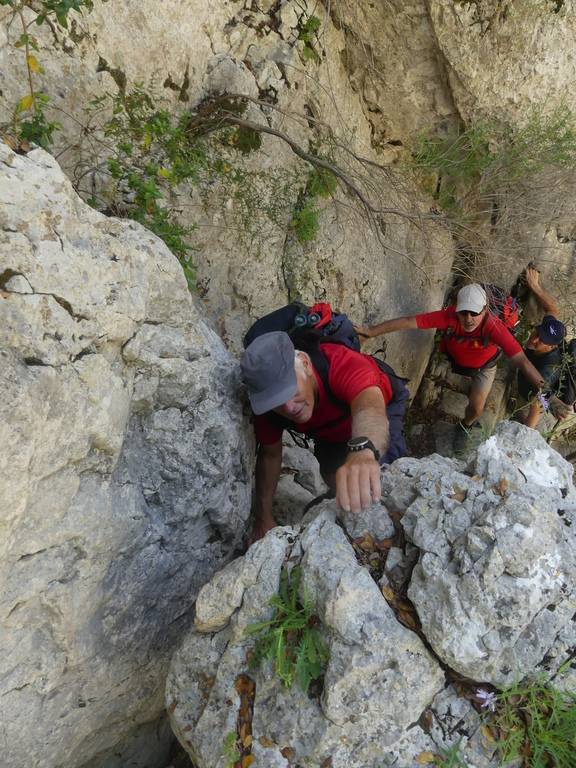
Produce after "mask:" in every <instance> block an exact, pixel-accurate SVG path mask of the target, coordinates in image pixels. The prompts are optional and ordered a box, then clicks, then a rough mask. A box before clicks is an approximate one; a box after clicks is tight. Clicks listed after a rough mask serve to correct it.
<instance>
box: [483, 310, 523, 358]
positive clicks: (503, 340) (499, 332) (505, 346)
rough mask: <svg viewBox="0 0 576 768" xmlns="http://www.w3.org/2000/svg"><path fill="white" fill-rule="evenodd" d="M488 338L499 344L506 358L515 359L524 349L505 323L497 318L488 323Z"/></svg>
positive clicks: (491, 318) (490, 319)
mask: <svg viewBox="0 0 576 768" xmlns="http://www.w3.org/2000/svg"><path fill="white" fill-rule="evenodd" d="M485 330H486V333H487V335H488V338H489V339H490V340H491V341H493V342H494V344H497V345H498V346H499V347H500V349H501V350H502V352H504V354H505V355H506V357H513V356H514V355H517V354H518V352H522V347H521V346H520V344H519V343H518V341H516V339H515V338H514V336H512V334H511V333H510V331H509V330H508V328H506V326H505V325H504V323H503V322H502V321H501V320H500V319H499V318H497V317H494V316H492V317H490V318H489V320H488V321H487V323H486V329H485Z"/></svg>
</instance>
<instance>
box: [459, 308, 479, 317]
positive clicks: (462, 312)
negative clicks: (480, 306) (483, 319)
mask: <svg viewBox="0 0 576 768" xmlns="http://www.w3.org/2000/svg"><path fill="white" fill-rule="evenodd" d="M483 311H484V310H482V312H483ZM482 312H472V310H470V309H461V310H459V311H458V312H457V313H456V314H457V315H462V316H464V315H471V316H472V317H479V316H480V315H481V314H482Z"/></svg>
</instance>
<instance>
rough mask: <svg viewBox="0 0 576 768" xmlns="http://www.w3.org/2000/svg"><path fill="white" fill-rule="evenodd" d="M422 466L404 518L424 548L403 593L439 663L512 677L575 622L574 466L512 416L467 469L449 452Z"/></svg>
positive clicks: (495, 677) (474, 674)
mask: <svg viewBox="0 0 576 768" xmlns="http://www.w3.org/2000/svg"><path fill="white" fill-rule="evenodd" d="M424 464H425V469H424V471H423V472H422V471H421V470H417V480H416V482H415V483H414V486H413V487H414V488H415V490H416V491H417V494H418V495H417V498H416V499H415V500H414V502H413V503H412V504H410V506H409V507H408V508H407V510H406V513H405V515H404V517H403V518H402V525H403V527H404V530H405V532H406V535H407V537H408V538H409V540H410V541H411V542H412V543H413V544H415V545H416V546H417V547H418V548H419V550H420V552H421V555H420V559H419V562H418V565H417V567H416V569H415V570H414V573H413V575H412V581H411V585H410V589H409V596H410V598H411V600H412V601H413V602H414V605H415V606H416V608H417V610H418V614H419V616H420V619H421V621H422V627H423V631H424V633H425V635H426V637H427V638H428V640H429V641H430V643H431V645H432V647H433V648H434V650H435V651H436V653H437V654H438V655H439V657H440V658H441V659H442V660H443V661H445V662H446V663H447V664H449V666H451V667H452V668H453V669H456V670H457V671H458V672H460V673H462V674H464V675H466V676H467V677H471V678H473V679H475V680H483V681H488V682H491V683H493V684H495V685H499V686H502V685H504V684H506V683H511V682H513V681H514V680H516V679H518V678H520V677H522V676H524V675H526V674H527V672H529V671H530V670H533V669H535V668H536V667H537V665H538V664H540V663H541V662H542V661H543V659H544V657H545V656H546V654H547V653H548V651H549V649H550V648H551V647H552V646H553V644H554V640H555V638H556V636H557V635H558V634H559V633H560V632H562V631H563V630H564V629H565V628H571V629H572V632H573V633H575V632H576V630H574V628H573V622H572V617H573V614H574V596H575V591H576V555H575V553H574V535H575V534H574V529H573V527H572V526H573V524H574V522H575V521H576V517H575V515H576V494H575V493H574V488H573V485H572V471H573V468H572V466H571V465H570V464H568V463H567V462H566V461H564V459H562V458H561V457H560V456H559V455H558V454H557V453H556V452H555V451H553V450H552V449H550V448H549V447H548V446H547V445H546V443H545V442H544V441H543V439H542V438H541V437H540V435H538V433H537V432H535V431H534V430H530V429H528V428H526V427H523V426H522V425H519V424H510V423H503V424H502V425H501V426H500V427H499V428H498V430H497V433H496V435H494V436H493V437H491V438H489V439H488V440H487V441H486V442H485V443H483V444H482V445H481V446H480V447H479V449H478V453H477V456H476V458H475V459H474V461H473V464H472V467H471V471H470V474H472V477H470V474H464V473H463V472H461V471H458V468H457V467H456V466H454V464H453V462H452V460H450V459H443V458H442V459H441V458H440V457H437V458H436V459H435V460H434V461H433V462H428V463H427V462H424ZM412 471H414V470H412Z"/></svg>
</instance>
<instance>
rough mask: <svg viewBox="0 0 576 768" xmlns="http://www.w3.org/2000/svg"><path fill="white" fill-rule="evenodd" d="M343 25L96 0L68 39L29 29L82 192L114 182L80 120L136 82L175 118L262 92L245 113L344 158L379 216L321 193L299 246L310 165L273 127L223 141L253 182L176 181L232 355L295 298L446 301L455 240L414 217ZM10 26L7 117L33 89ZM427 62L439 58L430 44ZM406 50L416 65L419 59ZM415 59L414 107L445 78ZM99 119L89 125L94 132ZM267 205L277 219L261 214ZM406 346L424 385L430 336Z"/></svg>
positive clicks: (378, 306)
mask: <svg viewBox="0 0 576 768" xmlns="http://www.w3.org/2000/svg"><path fill="white" fill-rule="evenodd" d="M423 12H424V11H423V7H422V9H421V11H420V13H421V15H422V13H423ZM311 15H315V16H316V17H318V18H319V19H320V21H321V28H320V30H319V31H318V34H317V35H316V37H315V38H314V43H313V44H314V49H315V51H316V55H317V60H313V59H310V58H309V59H305V57H304V43H303V41H302V40H301V39H300V35H301V31H302V28H303V26H304V24H305V23H306V21H307V19H308V18H309V17H310V16H311ZM388 16H390V14H388V13H387V12H386V17H388ZM402 18H403V24H402V26H401V29H400V30H397V29H395V28H392V29H391V28H389V27H388V28H387V30H388V37H389V38H394V37H396V38H398V42H399V40H400V38H399V37H398V36H399V35H402V37H401V39H402V40H409V39H411V36H412V27H413V26H414V24H416V22H414V21H413V22H412V25H411V19H410V15H409V14H406V13H405V14H403V17H402ZM380 21H382V19H380V18H379V17H378V18H375V19H374V23H379V22H380ZM13 26H14V29H16V26H17V24H16V25H13ZM341 26H342V25H341V24H340V21H339V19H338V18H337V17H336V16H335V15H333V16H332V17H331V16H330V14H328V13H327V12H326V11H325V10H324V9H323V7H322V6H319V5H317V4H307V3H301V2H295V0H289V1H288V2H284V3H280V4H277V3H275V4H272V3H264V4H259V6H258V7H257V8H256V7H253V8H252V7H251V8H250V9H247V8H245V7H243V6H239V5H238V4H237V3H228V2H221V3H216V4H213V5H212V6H211V7H210V8H208V7H207V6H206V4H205V3H199V2H198V1H197V0H186V1H185V2H173V1H171V2H168V3H164V4H163V5H162V12H161V13H158V12H157V8H156V5H155V4H152V5H151V6H150V7H149V8H148V6H146V4H144V5H141V6H139V8H138V9H137V10H134V9H133V8H132V7H131V6H129V4H126V3H120V4H118V3H116V4H115V9H114V13H113V14H111V13H110V6H109V5H108V4H107V3H105V2H101V1H100V0H97V1H96V3H95V7H94V10H93V11H92V12H91V13H90V14H85V15H83V16H82V17H78V16H76V18H75V19H74V24H73V25H71V28H70V31H69V32H68V33H62V32H60V31H58V30H56V31H55V32H52V31H51V30H49V29H48V28H47V27H46V26H42V27H39V28H38V29H37V30H35V33H36V34H37V35H38V38H39V45H40V51H39V53H38V57H39V58H40V60H41V62H42V65H43V67H44V70H45V71H44V74H42V75H41V76H38V78H39V83H41V84H42V87H43V88H44V89H45V90H46V91H47V92H48V93H49V95H50V96H51V98H52V103H53V104H54V106H55V107H58V108H63V109H64V110H65V113H61V112H59V111H56V112H55V117H56V119H58V120H59V122H61V123H62V124H63V126H64V129H63V131H62V133H61V134H60V135H59V137H58V138H57V143H56V147H55V149H56V151H60V150H61V149H62V150H65V151H63V152H62V153H61V154H59V157H60V161H61V163H63V165H64V167H65V168H66V169H67V172H68V173H69V175H70V176H71V177H73V178H75V179H77V180H78V185H79V189H80V190H81V192H82V194H83V195H85V196H86V197H88V196H90V195H92V190H93V187H92V182H94V184H95V186H96V188H100V186H101V184H102V183H103V180H104V178H105V177H103V176H102V175H100V174H99V173H98V172H96V171H93V172H92V173H91V172H90V168H96V166H97V165H98V164H99V163H100V162H101V161H102V158H101V157H99V158H98V157H96V156H95V154H94V146H100V145H98V144H96V145H95V144H94V143H93V142H92V141H86V137H85V135H84V134H83V133H82V128H81V127H80V126H82V125H84V124H85V123H86V119H87V118H86V114H85V112H84V109H85V106H86V104H87V103H88V101H89V100H90V99H91V98H93V97H94V96H98V95H101V94H102V93H103V92H105V91H107V90H108V91H111V92H116V91H117V89H118V88H119V87H126V88H127V89H128V90H129V89H130V88H132V87H133V85H134V83H136V82H140V83H143V84H144V88H146V89H148V90H150V91H151V92H152V94H153V95H154V97H155V98H156V99H157V100H158V103H161V104H163V105H166V106H169V107H170V108H172V109H174V111H180V110H182V109H194V108H195V107H196V106H197V105H199V104H200V103H201V102H202V101H203V100H204V99H206V98H208V97H211V96H214V95H218V94H221V93H223V92H228V93H237V94H238V93H240V94H246V95H248V96H250V97H251V98H252V99H259V100H260V104H255V103H252V104H251V105H250V107H249V108H248V112H247V115H246V116H247V117H248V118H249V119H251V120H253V121H254V122H257V123H260V124H261V125H263V126H264V127H265V128H272V129H274V130H277V131H280V132H282V133H284V134H286V135H287V136H289V137H290V138H291V139H293V140H294V141H296V142H297V144H298V145H299V146H300V147H301V148H302V149H303V150H305V151H310V150H312V151H317V152H320V153H322V154H324V155H328V156H332V157H334V160H335V161H336V162H337V163H339V164H340V165H341V166H342V167H343V168H344V169H345V170H346V172H347V173H348V174H349V176H350V178H351V180H353V182H354V183H355V184H356V185H357V186H359V188H361V189H363V190H364V192H365V193H367V194H368V196H369V197H370V199H371V200H372V203H373V204H374V206H375V208H376V209H377V210H378V211H381V213H379V214H378V215H377V216H376V218H375V219H374V221H373V222H372V224H371V223H370V222H369V221H368V218H367V216H366V215H365V214H364V213H362V205H361V204H360V203H359V202H358V200H357V199H356V198H355V196H354V195H353V194H351V193H350V192H349V191H346V190H344V189H341V190H339V191H338V192H336V193H335V195H334V197H333V199H331V200H325V201H322V200H321V201H320V203H319V205H320V207H321V208H323V212H322V215H321V217H320V231H319V234H318V236H317V238H316V239H315V240H314V241H313V242H310V243H304V244H302V243H300V242H299V241H298V240H297V238H296V237H295V236H294V233H293V231H292V229H291V226H290V222H291V220H292V216H293V213H294V209H295V206H296V205H297V204H298V201H299V199H300V196H301V193H302V192H303V190H304V187H305V185H306V181H307V176H308V172H309V170H310V166H308V165H307V164H306V163H304V162H302V161H301V160H300V159H298V158H297V157H296V156H295V155H294V153H293V152H292V151H291V150H290V149H289V147H288V145H287V144H286V143H285V142H284V141H283V140H281V139H279V138H276V137H273V136H269V135H264V136H263V143H262V148H261V150H260V151H258V152H253V153H251V154H250V155H249V156H248V157H247V158H243V157H242V156H241V155H240V153H237V152H236V153H233V152H232V153H229V152H228V153H227V152H226V151H225V150H224V149H223V148H222V146H221V145H220V150H219V151H220V152H222V153H223V157H226V159H229V160H231V162H232V164H233V165H234V166H235V167H239V168H241V169H244V170H246V171H248V172H255V173H259V174H260V176H259V178H258V179H257V180H250V181H249V182H247V184H246V185H245V188H244V189H240V190H238V189H234V188H232V189H231V188H230V185H229V184H228V183H225V180H223V181H222V183H212V184H210V185H209V187H208V188H202V189H199V188H195V189H192V190H182V196H181V198H180V201H179V203H180V207H181V208H182V211H183V213H182V218H183V221H184V223H186V224H188V225H189V224H193V225H197V227H198V228H197V230H196V232H195V233H194V235H193V245H194V248H195V249H196V254H195V261H196V263H197V282H198V286H199V291H200V293H201V295H202V296H203V297H204V299H205V301H206V302H207V304H208V306H209V308H210V311H211V313H212V316H213V317H214V318H215V319H216V320H217V322H218V324H219V325H218V329H219V331H220V333H221V335H222V336H223V338H224V339H225V341H226V343H228V344H229V345H232V346H233V347H234V348H237V347H238V345H239V341H240V338H241V336H242V334H243V332H244V331H245V330H246V327H247V325H248V323H249V322H250V321H251V320H252V319H254V318H255V317H257V316H259V315H261V314H262V313H264V312H266V311H269V310H270V309H272V308H274V307H276V306H278V305H279V304H282V303H285V302H286V300H287V299H288V298H289V297H291V298H294V297H297V296H301V297H302V298H303V299H304V300H305V301H312V300H314V299H316V300H317V299H324V298H326V299H328V300H330V301H331V302H333V303H334V304H335V305H336V306H338V307H339V308H340V309H341V310H343V311H348V312H350V313H351V314H352V315H353V317H354V318H355V319H356V320H357V321H358V322H362V321H365V320H371V319H375V318H376V317H381V316H383V315H384V316H390V315H398V314H406V313H412V312H414V311H416V310H417V309H419V308H421V307H422V305H423V303H424V304H425V306H426V308H433V307H434V306H436V305H439V304H440V303H441V301H442V297H443V294H444V291H445V288H446V284H447V280H448V276H449V274H450V270H451V266H452V260H453V248H452V243H451V238H450V236H449V234H448V232H447V231H446V230H445V229H444V228H442V227H441V226H438V225H437V224H435V223H432V222H427V221H425V220H423V219H422V220H421V219H420V217H421V215H422V214H426V213H428V209H429V201H427V199H426V197H425V196H424V195H422V194H421V193H419V192H417V191H416V189H415V187H414V185H413V184H412V183H411V182H410V181H409V180H408V179H407V178H406V177H405V176H404V175H403V174H400V175H399V178H398V177H397V174H395V172H394V169H393V168H392V169H391V168H390V167H388V166H389V164H390V163H392V162H394V161H396V160H397V159H398V157H399V153H400V152H401V147H400V146H399V145H398V141H400V139H399V136H398V135H397V134H395V138H394V142H395V143H387V141H383V143H382V142H380V141H375V140H374V132H375V130H380V129H379V128H378V129H375V127H374V125H373V122H372V118H374V119H375V120H377V119H378V115H377V114H376V111H375V110H376V107H375V101H374V99H375V96H374V94H372V97H370V95H369V94H364V93H361V92H359V91H358V89H357V86H356V84H355V75H354V74H353V73H351V72H350V71H349V68H348V66H347V60H348V56H347V41H346V37H345V34H344V31H343V29H342V28H341ZM14 29H11V30H3V31H2V32H0V89H1V91H2V102H1V109H2V112H3V116H2V115H0V121H1V120H2V119H3V118H6V119H8V118H9V115H10V114H11V109H12V105H13V104H14V103H15V102H16V101H17V100H18V99H19V98H20V97H21V95H22V93H24V92H25V91H26V87H27V86H26V71H25V67H24V60H23V56H22V51H21V50H19V49H16V48H14V47H13V45H11V43H13V42H14V35H15V34H16V32H15V31H14ZM418 39H419V40H420V37H419V38H418ZM432 39H433V38H432V37H431V36H430V37H429V40H432ZM416 47H417V48H418V44H416ZM428 47H430V46H428ZM418 50H420V48H418ZM428 55H429V58H430V60H432V59H433V58H434V52H433V51H430V52H429V54H428ZM410 58H412V65H411V66H412V69H414V56H413V52H411V53H410V55H409V56H407V57H406V59H410ZM391 61H392V57H389V62H390V63H391ZM419 66H420V68H421V69H422V70H425V71H423V72H422V75H421V77H416V76H415V75H414V77H413V78H411V81H410V82H404V80H405V79H404V77H403V75H398V76H397V78H396V80H395V82H396V85H397V87H398V88H400V85H401V84H402V83H403V82H404V86H403V87H404V94H414V100H416V101H418V99H419V97H418V96H417V91H416V88H415V86H416V85H418V86H422V90H427V89H428V84H429V81H430V80H431V79H433V78H434V77H435V76H436V71H435V70H434V71H432V73H431V74H430V73H429V72H428V65H427V64H426V65H419ZM417 68H418V67H416V69H417ZM391 69H393V67H391ZM357 74H358V73H357ZM442 88H443V86H441V87H440V89H439V90H442ZM393 99H394V97H393V98H392V100H393ZM439 101H441V97H440V96H438V98H436V96H434V95H432V96H430V97H428V96H426V98H424V104H425V106H423V107H422V111H423V112H426V110H428V109H434V108H435V105H436V104H437V103H438V102H439ZM412 104H413V102H412V101H411V100H410V99H409V100H408V101H407V104H406V109H405V110H404V113H403V118H404V119H403V120H402V121H401V125H402V126H404V125H405V124H408V123H411V122H412V121H413V120H412V113H411V110H412ZM394 109H395V110H397V105H395V107H394ZM439 110H440V112H441V113H442V115H444V114H445V112H446V110H448V111H450V106H449V105H448V106H446V105H445V104H444V103H442V104H440V106H439ZM97 123H98V119H93V120H92V122H91V125H92V126H96V125H97ZM351 152H354V153H356V154H357V155H358V156H362V157H365V158H367V160H368V162H369V163H374V162H376V163H379V164H383V165H384V166H385V168H384V170H378V169H376V167H375V166H374V165H372V166H370V165H366V164H363V163H360V162H358V161H357V160H356V159H355V158H354V157H353V155H352V154H351ZM96 155H97V153H96ZM270 209H273V210H274V215H273V216H272V217H271V216H270V215H269V214H267V213H266V211H267V210H270ZM411 343H412V349H411V351H410V354H408V352H407V349H406V345H405V343H404V342H403V340H402V339H401V338H400V337H398V336H396V337H391V339H390V341H389V357H390V359H391V360H392V362H393V363H394V364H395V365H396V366H397V367H398V368H400V369H401V370H402V371H403V372H404V373H405V375H407V376H409V377H410V378H411V379H412V380H413V382H414V386H415V385H416V382H417V381H418V379H419V377H420V375H421V373H422V371H423V368H424V365H425V360H426V356H427V353H428V352H429V349H430V346H431V339H430V338H429V337H427V336H424V335H417V334H414V335H413V338H412V339H411Z"/></svg>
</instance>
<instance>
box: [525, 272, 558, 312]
mask: <svg viewBox="0 0 576 768" xmlns="http://www.w3.org/2000/svg"><path fill="white" fill-rule="evenodd" d="M526 285H527V286H528V288H530V290H531V291H532V293H533V294H534V296H535V297H536V301H537V302H538V304H539V305H540V306H541V307H542V309H543V310H544V314H545V315H554V317H557V316H558V304H557V303H556V299H555V298H554V297H553V296H552V295H551V294H550V293H548V292H547V291H545V290H544V288H542V286H541V285H540V272H538V270H537V269H534V267H530V266H528V267H526Z"/></svg>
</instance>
